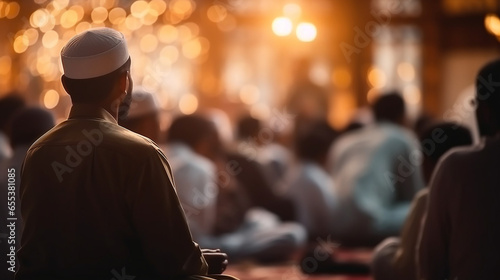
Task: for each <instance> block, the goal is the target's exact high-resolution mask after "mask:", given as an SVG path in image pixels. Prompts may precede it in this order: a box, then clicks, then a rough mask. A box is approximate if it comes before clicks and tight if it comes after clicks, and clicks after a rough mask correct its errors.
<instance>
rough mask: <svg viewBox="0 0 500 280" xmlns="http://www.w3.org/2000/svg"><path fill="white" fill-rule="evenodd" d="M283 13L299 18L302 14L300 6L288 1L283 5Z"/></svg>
mask: <svg viewBox="0 0 500 280" xmlns="http://www.w3.org/2000/svg"><path fill="white" fill-rule="evenodd" d="M283 14H284V15H285V16H287V17H289V18H294V19H296V18H299V17H300V15H301V14H302V8H301V7H300V6H299V5H298V4H295V3H288V4H286V5H285V6H284V7H283Z"/></svg>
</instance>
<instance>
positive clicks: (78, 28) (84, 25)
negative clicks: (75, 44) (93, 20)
mask: <svg viewBox="0 0 500 280" xmlns="http://www.w3.org/2000/svg"><path fill="white" fill-rule="evenodd" d="M91 27H92V25H91V24H90V23H89V22H86V21H82V22H80V23H79V24H77V25H76V27H75V31H76V33H77V34H79V33H82V32H83V31H85V30H87V29H90V28H91Z"/></svg>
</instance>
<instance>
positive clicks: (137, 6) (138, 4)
mask: <svg viewBox="0 0 500 280" xmlns="http://www.w3.org/2000/svg"><path fill="white" fill-rule="evenodd" d="M148 10H149V4H148V2H146V1H142V0H140V1H135V2H134V3H132V5H131V6H130V13H131V14H132V15H133V16H134V17H136V18H141V17H143V16H145V15H146V14H147V13H148Z"/></svg>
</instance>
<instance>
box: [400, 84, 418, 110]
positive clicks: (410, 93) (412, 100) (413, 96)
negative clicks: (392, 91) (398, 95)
mask: <svg viewBox="0 0 500 280" xmlns="http://www.w3.org/2000/svg"><path fill="white" fill-rule="evenodd" d="M403 97H404V99H405V101H406V103H408V104H410V105H418V104H419V103H420V99H421V97H422V96H421V93H420V89H419V88H418V87H417V86H416V85H408V86H406V87H405V88H404V89H403Z"/></svg>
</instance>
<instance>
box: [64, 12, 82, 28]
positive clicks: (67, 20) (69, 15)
mask: <svg viewBox="0 0 500 280" xmlns="http://www.w3.org/2000/svg"><path fill="white" fill-rule="evenodd" d="M77 22H78V14H77V12H76V11H75V10H67V11H65V12H64V13H63V14H62V15H61V26H62V27H63V28H71V27H73V26H74V25H75V24H76V23H77Z"/></svg>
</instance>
